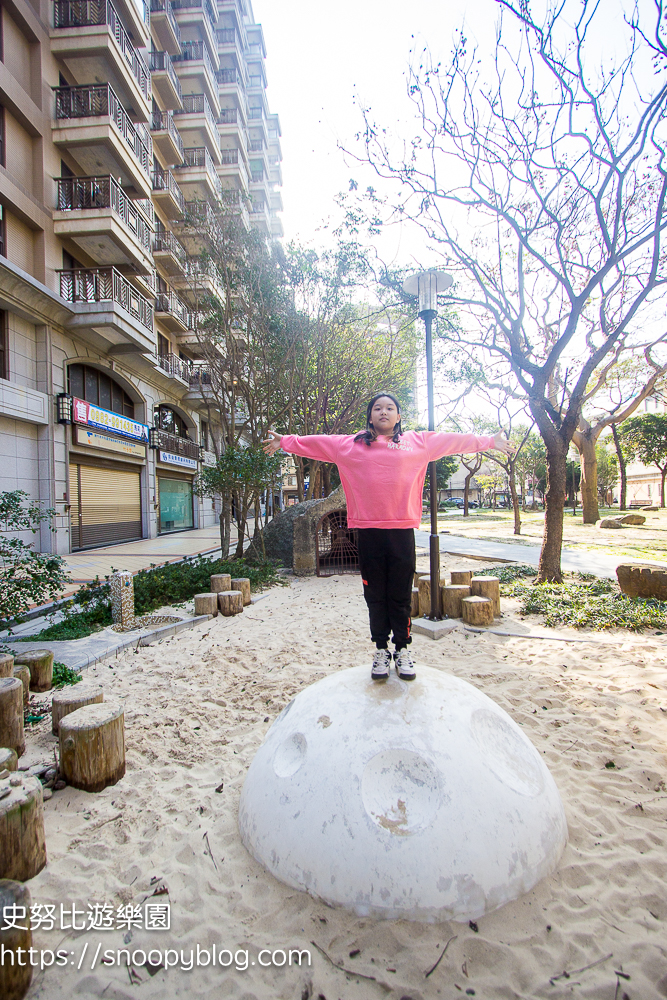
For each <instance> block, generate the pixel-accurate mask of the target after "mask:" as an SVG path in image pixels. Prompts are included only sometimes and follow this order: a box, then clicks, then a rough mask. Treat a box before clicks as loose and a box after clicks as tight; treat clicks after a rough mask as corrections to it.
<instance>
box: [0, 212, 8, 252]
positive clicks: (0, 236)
mask: <svg viewBox="0 0 667 1000" xmlns="http://www.w3.org/2000/svg"><path fill="white" fill-rule="evenodd" d="M6 256H7V226H6V219H5V206H4V205H0V257H6Z"/></svg>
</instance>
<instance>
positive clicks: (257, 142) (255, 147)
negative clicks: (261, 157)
mask: <svg viewBox="0 0 667 1000" xmlns="http://www.w3.org/2000/svg"><path fill="white" fill-rule="evenodd" d="M263 149H264V140H263V139H249V140H248V152H249V153H261V152H262V150H263Z"/></svg>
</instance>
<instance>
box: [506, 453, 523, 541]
mask: <svg viewBox="0 0 667 1000" xmlns="http://www.w3.org/2000/svg"><path fill="white" fill-rule="evenodd" d="M509 487H510V496H511V498H512V508H513V510H514V534H515V535H520V534H521V506H520V504H519V498H518V496H517V494H516V478H515V471H514V462H509Z"/></svg>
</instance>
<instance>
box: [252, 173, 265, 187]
mask: <svg viewBox="0 0 667 1000" xmlns="http://www.w3.org/2000/svg"><path fill="white" fill-rule="evenodd" d="M250 180H251V181H252V183H253V184H261V183H262V181H263V180H264V171H263V170H253V171H252V172H251V174H250Z"/></svg>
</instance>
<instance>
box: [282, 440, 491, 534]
mask: <svg viewBox="0 0 667 1000" xmlns="http://www.w3.org/2000/svg"><path fill="white" fill-rule="evenodd" d="M354 437H355V436H354V434H311V435H307V436H305V437H299V436H298V435H296V434H286V435H284V437H282V438H281V439H280V444H281V447H282V448H283V449H284V450H285V451H287V452H290V453H291V454H292V455H301V456H302V457H303V458H313V459H316V460H318V461H320V462H335V463H336V465H337V466H338V471H339V472H340V478H341V482H342V484H343V489H344V490H345V497H346V499H347V523H348V525H349V527H350V528H418V527H419V525H420V522H421V516H422V492H423V489H424V479H425V477H426V469H427V468H428V463H429V462H434V461H437V459H439V458H442V457H443V455H466V454H469V453H470V452H475V451H485V450H486V449H487V448H491V447H493V436H492V435H491V436H485V435H483V436H481V437H478V436H476V435H475V434H444V433H441V432H440V431H407V432H406V433H405V434H403V435H402V436H401V438H400V439H399V443H398V444H394V442H393V441H392V440H391V438H388V437H378V438H377V439H376V440H375V441H373V443H372V444H371V446H370V448H369V447H368V445H367V444H365V443H364V441H356V442H355V440H354Z"/></svg>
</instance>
